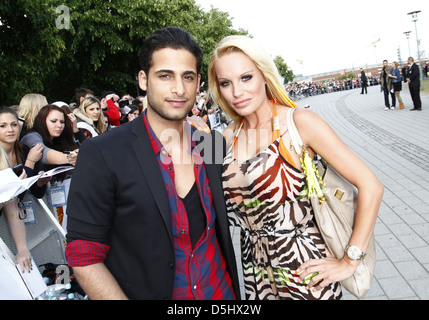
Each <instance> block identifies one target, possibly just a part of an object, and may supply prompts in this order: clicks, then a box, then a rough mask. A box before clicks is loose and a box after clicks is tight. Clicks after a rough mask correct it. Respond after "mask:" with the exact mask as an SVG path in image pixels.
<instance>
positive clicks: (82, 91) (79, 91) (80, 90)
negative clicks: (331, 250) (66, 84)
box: [75, 88, 94, 107]
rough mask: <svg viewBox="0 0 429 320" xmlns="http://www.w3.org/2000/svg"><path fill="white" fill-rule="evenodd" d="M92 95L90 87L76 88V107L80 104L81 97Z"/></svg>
mask: <svg viewBox="0 0 429 320" xmlns="http://www.w3.org/2000/svg"><path fill="white" fill-rule="evenodd" d="M93 96H94V92H93V91H92V90H90V89H87V88H78V89H76V92H75V99H76V103H77V106H78V107H79V106H80V104H81V103H82V101H83V99H85V98H88V97H93Z"/></svg>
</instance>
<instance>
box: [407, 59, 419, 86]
mask: <svg viewBox="0 0 429 320" xmlns="http://www.w3.org/2000/svg"><path fill="white" fill-rule="evenodd" d="M407 79H410V80H411V82H410V84H409V86H410V87H418V86H420V70H419V66H418V65H416V64H415V63H413V64H412V65H411V66H410V67H409V68H408V72H407Z"/></svg>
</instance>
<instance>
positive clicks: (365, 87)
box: [360, 68, 368, 94]
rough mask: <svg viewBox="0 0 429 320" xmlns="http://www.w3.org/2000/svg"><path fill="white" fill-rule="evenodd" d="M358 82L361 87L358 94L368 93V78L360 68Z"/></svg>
mask: <svg viewBox="0 0 429 320" xmlns="http://www.w3.org/2000/svg"><path fill="white" fill-rule="evenodd" d="M360 82H361V86H362V91H361V93H360V94H363V93H364V91H365V94H367V93H368V78H367V77H366V74H365V71H364V70H363V69H362V68H361V69H360Z"/></svg>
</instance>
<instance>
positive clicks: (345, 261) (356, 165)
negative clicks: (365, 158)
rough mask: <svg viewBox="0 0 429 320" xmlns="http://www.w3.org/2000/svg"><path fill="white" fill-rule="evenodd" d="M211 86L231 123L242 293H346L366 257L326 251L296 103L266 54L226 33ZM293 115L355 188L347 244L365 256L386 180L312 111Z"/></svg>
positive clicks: (230, 196)
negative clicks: (296, 147)
mask: <svg viewBox="0 0 429 320" xmlns="http://www.w3.org/2000/svg"><path fill="white" fill-rule="evenodd" d="M209 91H210V94H211V96H212V98H213V101H214V102H215V103H214V104H216V103H219V104H220V106H221V108H222V109H223V110H224V111H225V112H226V113H227V114H228V115H229V116H230V117H231V118H232V119H233V120H234V121H235V122H234V123H232V124H231V125H230V126H229V127H228V128H227V129H226V130H225V133H224V137H225V139H226V143H227V146H228V147H227V148H228V152H227V155H226V157H225V159H224V163H223V174H222V179H223V187H224V195H225V200H226V205H227V209H228V216H229V219H230V221H231V222H232V223H233V224H234V225H236V226H239V227H240V228H241V251H242V264H243V273H244V287H245V293H246V298H247V299H340V298H341V296H342V292H341V286H340V284H339V281H341V280H343V279H346V278H349V277H350V276H351V275H352V274H353V273H354V271H355V269H356V268H357V266H358V264H359V263H360V261H356V260H351V258H349V256H348V255H347V254H346V255H345V256H344V257H343V258H342V259H340V260H337V259H336V258H334V257H333V256H332V255H330V254H329V252H328V251H327V250H326V247H325V244H324V242H323V239H322V237H321V235H320V232H319V230H318V228H317V225H316V223H315V220H314V216H313V210H312V208H311V203H310V201H309V199H308V197H307V196H306V178H305V174H304V173H303V172H302V168H301V165H300V160H299V156H298V155H297V154H296V153H295V152H294V151H293V150H292V149H291V148H290V138H289V135H288V132H287V130H288V128H287V121H286V117H287V112H288V110H289V109H290V108H294V107H295V105H294V104H293V103H292V102H291V101H290V100H289V99H288V97H287V94H286V92H285V89H284V87H283V84H282V83H281V80H280V76H279V74H278V71H277V68H276V66H275V64H274V63H273V61H272V59H271V57H270V55H269V54H268V53H266V52H265V51H264V50H263V49H262V48H261V47H260V46H259V45H257V44H256V43H255V42H254V40H252V39H250V38H248V37H245V36H230V37H227V38H225V39H223V40H222V41H221V42H220V43H219V44H218V45H217V47H216V48H215V50H214V53H213V55H212V58H211V61H210V65H209ZM294 121H295V123H296V126H297V128H298V131H299V133H300V135H301V137H302V139H303V142H304V144H305V146H306V147H307V149H308V150H309V152H310V154H311V156H314V154H315V153H318V154H319V155H320V156H322V157H323V158H324V159H326V161H328V162H329V163H330V164H331V165H332V166H333V167H334V168H335V169H336V170H337V171H338V172H339V173H341V174H342V175H343V177H345V178H346V179H347V180H349V181H350V182H351V183H352V184H354V185H355V186H356V187H357V188H358V189H359V204H358V209H357V215H356V223H355V228H354V231H353V234H352V236H351V238H350V244H351V245H353V246H356V247H358V248H360V250H362V251H363V252H365V250H366V248H367V246H368V243H369V241H370V238H371V235H372V233H373V230H374V226H375V222H376V218H377V212H378V209H379V205H380V202H381V198H382V194H383V186H382V185H381V184H380V182H379V181H378V179H377V178H376V177H375V175H374V174H373V172H372V171H371V170H370V169H369V168H368V167H367V166H366V165H365V164H364V163H363V162H362V161H361V160H360V159H359V158H358V157H357V156H356V155H355V154H354V153H353V152H352V151H351V150H350V149H349V148H348V147H347V146H346V145H345V144H344V143H343V142H342V141H341V139H340V138H339V137H338V136H337V135H336V134H335V132H334V131H333V130H332V129H331V128H330V127H329V125H328V124H327V123H326V122H325V121H324V120H322V119H321V118H320V117H319V116H317V115H316V114H315V113H313V112H312V111H310V110H308V109H298V110H296V112H295V115H294ZM315 272H318V275H316V276H314V277H313V278H311V280H308V282H306V281H304V279H309V278H310V275H312V274H313V273H315Z"/></svg>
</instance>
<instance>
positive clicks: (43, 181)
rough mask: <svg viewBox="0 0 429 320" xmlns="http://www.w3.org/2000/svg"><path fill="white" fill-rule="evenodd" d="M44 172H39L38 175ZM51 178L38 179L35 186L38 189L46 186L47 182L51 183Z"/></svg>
mask: <svg viewBox="0 0 429 320" xmlns="http://www.w3.org/2000/svg"><path fill="white" fill-rule="evenodd" d="M44 173H45V171H40V172H39V173H38V174H44ZM51 178H52V177H47V178H40V179H39V180H37V186H38V187H39V188H41V187H43V186H44V185H46V184H48V182H49V181H51Z"/></svg>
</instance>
